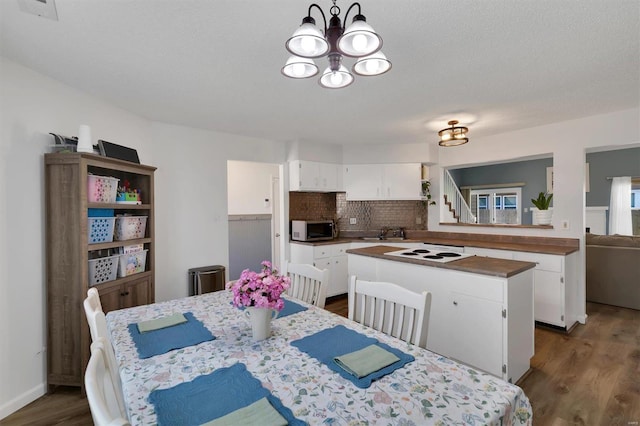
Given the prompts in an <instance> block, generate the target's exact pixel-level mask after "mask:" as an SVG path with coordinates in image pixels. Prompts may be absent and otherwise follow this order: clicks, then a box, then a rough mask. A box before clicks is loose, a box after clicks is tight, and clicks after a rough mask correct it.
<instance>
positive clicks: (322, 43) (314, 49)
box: [282, 0, 391, 89]
mask: <svg viewBox="0 0 640 426" xmlns="http://www.w3.org/2000/svg"><path fill="white" fill-rule="evenodd" d="M354 6H357V7H358V14H357V15H355V16H354V17H353V22H352V24H351V25H349V27H346V25H345V26H343V25H342V23H341V22H340V17H339V16H338V15H340V8H339V7H338V6H336V0H333V6H331V9H330V10H329V12H330V13H331V19H330V20H329V26H328V27H327V19H326V17H325V15H324V12H323V11H322V9H321V8H320V6H318V5H317V4H315V3H313V4H312V5H311V6H309V12H308V13H307V16H305V17H304V18H302V24H301V25H300V27H298V29H297V30H296V31H295V32H294V33H293V35H292V36H291V38H290V39H289V40H287V42H286V43H285V47H286V48H287V50H288V51H289V52H290V53H291V54H292V56H290V57H289V59H287V62H286V63H285V65H284V67H283V68H282V74H284V75H285V76H287V77H290V78H309V77H313V76H314V75H316V74H318V71H319V70H318V67H317V66H316V64H315V63H314V62H313V59H315V58H320V57H323V56H325V55H326V56H327V58H328V60H329V66H328V67H327V69H326V70H325V71H324V72H323V73H322V76H321V77H320V80H319V84H320V85H321V86H322V87H325V88H328V89H340V88H342V87H347V86H348V85H350V84H351V83H353V74H351V73H350V72H349V70H348V69H347V68H346V67H345V66H344V65H342V57H343V56H348V57H352V58H356V63H355V64H354V65H353V68H352V71H353V72H354V73H356V74H358V75H362V76H372V75H380V74H384V73H385V72H387V71H389V70H390V69H391V62H390V61H389V60H388V59H387V57H386V56H385V55H384V53H382V52H381V51H380V48H381V47H382V38H381V37H380V36H379V35H378V34H376V32H375V31H374V30H373V28H371V26H370V25H369V24H367V20H366V18H365V17H364V15H362V14H361V10H360V3H357V2H356V3H353V4H352V5H351V6H349V9H347V13H345V15H344V16H345V18H344V20H345V22H347V17H348V16H349V12H350V11H351V9H352V8H353V7H354ZM314 7H315V8H317V9H318V10H319V11H320V14H321V15H322V20H323V21H324V34H323V33H322V32H321V31H320V29H318V27H316V21H315V19H313V18H312V17H311V9H313V8H314ZM345 27H346V28H345Z"/></svg>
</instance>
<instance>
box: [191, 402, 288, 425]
mask: <svg viewBox="0 0 640 426" xmlns="http://www.w3.org/2000/svg"><path fill="white" fill-rule="evenodd" d="M287 424H288V422H287V419H285V418H284V417H282V416H281V415H280V413H278V410H276V409H275V408H273V406H272V405H271V404H269V401H268V400H267V398H262V399H259V400H257V401H256V402H254V403H253V404H250V405H247V406H246V407H243V408H240V409H238V410H236V411H232V412H231V413H229V414H227V415H225V416H222V417H218V418H217V419H213V420H211V421H210V422H207V423H204V424H203V425H202V426H236V425H242V426H253V425H255V426H287Z"/></svg>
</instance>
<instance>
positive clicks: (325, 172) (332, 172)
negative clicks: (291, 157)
mask: <svg viewBox="0 0 640 426" xmlns="http://www.w3.org/2000/svg"><path fill="white" fill-rule="evenodd" d="M289 189H290V190H291V191H317V192H335V191H342V173H341V172H340V165H338V164H331V163H319V162H315V161H302V160H295V161H291V162H289Z"/></svg>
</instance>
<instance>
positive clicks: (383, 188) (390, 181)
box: [344, 163, 422, 201]
mask: <svg viewBox="0 0 640 426" xmlns="http://www.w3.org/2000/svg"><path fill="white" fill-rule="evenodd" d="M421 177H422V166H421V164H420V163H405V164H352V165H347V166H344V189H345V191H346V193H347V196H346V198H347V200H348V201H367V200H421V199H422V194H421V181H420V179H421Z"/></svg>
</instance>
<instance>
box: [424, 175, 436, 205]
mask: <svg viewBox="0 0 640 426" xmlns="http://www.w3.org/2000/svg"><path fill="white" fill-rule="evenodd" d="M422 196H423V197H424V198H425V201H426V202H427V205H428V206H435V204H436V202H435V201H433V200H432V199H431V182H429V181H428V180H423V181H422Z"/></svg>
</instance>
